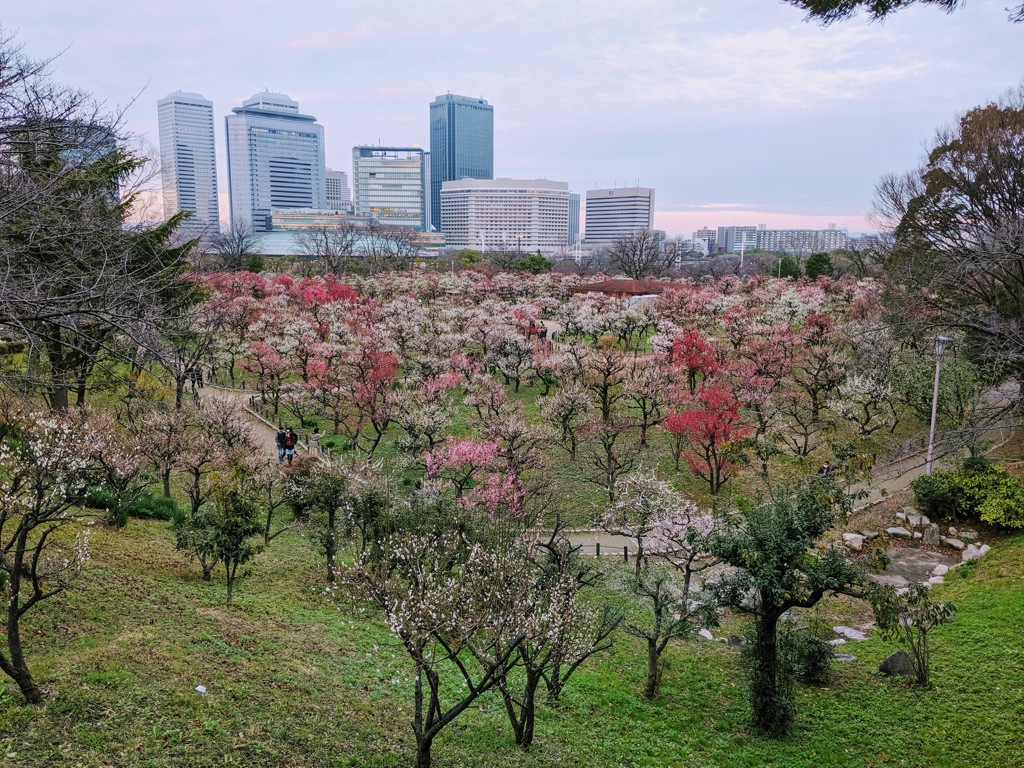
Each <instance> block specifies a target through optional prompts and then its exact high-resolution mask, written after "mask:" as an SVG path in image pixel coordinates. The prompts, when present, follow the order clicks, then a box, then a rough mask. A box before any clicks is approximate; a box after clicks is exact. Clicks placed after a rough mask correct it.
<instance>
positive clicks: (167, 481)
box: [162, 467, 171, 499]
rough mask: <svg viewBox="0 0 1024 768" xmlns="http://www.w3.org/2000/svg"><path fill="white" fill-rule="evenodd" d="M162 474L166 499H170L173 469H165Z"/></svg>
mask: <svg viewBox="0 0 1024 768" xmlns="http://www.w3.org/2000/svg"><path fill="white" fill-rule="evenodd" d="M162 474H163V481H164V498H165V499H169V498H171V468H170V467H167V468H166V469H164V471H163V473H162Z"/></svg>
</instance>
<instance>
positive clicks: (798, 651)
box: [781, 630, 835, 685]
mask: <svg viewBox="0 0 1024 768" xmlns="http://www.w3.org/2000/svg"><path fill="white" fill-rule="evenodd" d="M781 640H782V642H783V645H788V646H789V653H788V655H789V657H790V663H791V664H792V667H793V676H794V677H795V678H796V679H797V680H799V681H800V682H801V683H806V684H807V685H825V684H826V683H827V682H828V680H829V675H831V674H832V664H833V662H834V661H835V653H834V649H833V648H832V646H831V645H829V643H828V641H827V640H823V639H822V638H820V637H816V636H815V635H813V634H811V633H810V632H805V631H799V630H793V631H791V632H789V633H788V634H786V635H784V636H783V637H782V638H781Z"/></svg>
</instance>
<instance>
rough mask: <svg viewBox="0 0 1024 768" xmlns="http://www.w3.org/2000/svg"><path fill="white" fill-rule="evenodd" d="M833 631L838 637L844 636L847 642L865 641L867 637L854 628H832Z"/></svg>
mask: <svg viewBox="0 0 1024 768" xmlns="http://www.w3.org/2000/svg"><path fill="white" fill-rule="evenodd" d="M832 631H833V632H835V633H836V634H837V635H842V636H843V637H845V638H846V639H847V640H865V639H867V635H865V634H864V633H863V632H861V631H860V630H859V629H854V628H853V627H832Z"/></svg>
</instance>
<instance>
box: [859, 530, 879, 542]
mask: <svg viewBox="0 0 1024 768" xmlns="http://www.w3.org/2000/svg"><path fill="white" fill-rule="evenodd" d="M860 535H861V536H863V537H864V541H874V540H875V539H877V538H878V531H861V532H860Z"/></svg>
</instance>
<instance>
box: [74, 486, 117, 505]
mask: <svg viewBox="0 0 1024 768" xmlns="http://www.w3.org/2000/svg"><path fill="white" fill-rule="evenodd" d="M82 506H83V507H88V508H89V509H113V508H114V507H116V506H117V497H116V496H115V495H114V492H113V491H112V490H110V488H108V487H107V486H105V485H90V486H89V487H88V488H86V489H85V496H84V497H83V498H82Z"/></svg>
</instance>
